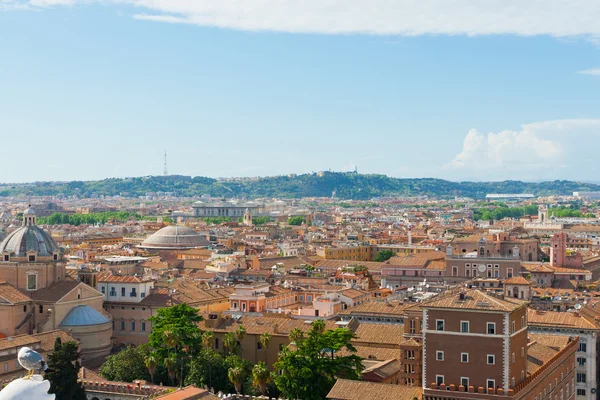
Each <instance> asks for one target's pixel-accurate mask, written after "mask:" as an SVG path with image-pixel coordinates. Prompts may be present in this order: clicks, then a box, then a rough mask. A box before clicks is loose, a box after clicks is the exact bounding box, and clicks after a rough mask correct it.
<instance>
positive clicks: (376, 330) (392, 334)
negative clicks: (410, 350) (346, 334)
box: [353, 322, 405, 346]
mask: <svg viewBox="0 0 600 400" xmlns="http://www.w3.org/2000/svg"><path fill="white" fill-rule="evenodd" d="M354 333H355V335H356V338H355V339H354V340H353V342H356V343H369V344H385V345H398V346H399V345H400V343H402V342H404V340H405V339H404V336H403V335H404V325H402V324H393V325H392V324H370V323H366V322H361V323H360V325H358V328H357V329H356V331H355V332H354Z"/></svg>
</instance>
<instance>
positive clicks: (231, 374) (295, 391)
mask: <svg viewBox="0 0 600 400" xmlns="http://www.w3.org/2000/svg"><path fill="white" fill-rule="evenodd" d="M201 319H202V318H201V317H200V316H199V315H198V310H196V309H194V308H192V307H189V306H188V305H186V304H179V305H176V306H173V307H170V308H163V309H159V310H158V312H157V315H156V316H154V317H152V318H151V321H152V332H151V334H150V340H149V343H148V344H147V345H142V346H137V347H129V348H127V349H125V350H123V351H121V352H120V353H118V354H116V355H113V356H110V357H108V359H107V361H106V363H105V364H104V365H103V366H102V367H101V369H100V373H101V374H102V376H104V377H105V378H106V379H110V380H115V381H122V382H131V381H133V380H135V379H146V380H150V381H151V382H154V383H157V384H159V383H160V384H164V385H172V386H178V385H179V386H183V385H195V386H197V387H210V388H213V389H214V390H215V391H222V392H225V393H231V392H233V391H236V392H237V393H240V394H242V393H243V394H261V395H267V394H268V395H270V396H273V397H274V396H283V397H286V398H290V399H306V400H313V399H314V400H316V399H324V398H325V396H326V395H327V393H328V392H329V390H330V389H331V387H333V384H334V383H335V381H336V379H337V378H340V377H343V378H346V379H360V376H361V370H362V365H361V359H360V357H358V356H356V355H355V354H354V353H355V352H356V349H355V348H354V347H353V346H352V344H351V340H352V338H353V337H354V334H353V332H352V331H350V330H349V329H346V328H338V329H335V330H325V323H324V322H323V321H322V320H317V321H315V322H314V323H313V325H312V326H311V328H310V330H309V331H308V333H307V334H306V335H304V332H302V331H301V330H299V329H294V330H292V331H291V332H290V335H289V337H290V340H291V342H292V343H293V347H292V346H290V347H288V348H285V349H283V351H281V352H280V354H279V358H278V360H277V362H276V363H275V364H274V366H273V369H274V371H269V369H268V367H267V364H266V361H267V360H265V362H263V361H260V362H258V363H257V364H256V365H254V366H252V365H251V364H250V363H249V362H248V361H246V360H244V359H243V358H242V357H241V356H242V348H241V343H242V342H243V339H244V337H245V336H246V329H245V328H244V327H243V326H242V325H240V326H238V328H237V329H236V330H235V331H232V332H228V333H226V334H225V335H224V337H223V347H224V349H223V352H218V351H215V350H214V349H213V344H214V342H215V336H214V334H213V333H212V332H210V331H205V332H202V331H201V330H200V329H199V328H198V322H200V321H201ZM272 339H273V338H272V335H271V334H269V333H263V334H262V335H261V336H260V338H259V341H260V343H261V345H262V347H263V348H265V349H268V348H269V346H270V344H271V341H272Z"/></svg>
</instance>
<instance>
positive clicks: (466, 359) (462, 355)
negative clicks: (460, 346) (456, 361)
mask: <svg viewBox="0 0 600 400" xmlns="http://www.w3.org/2000/svg"><path fill="white" fill-rule="evenodd" d="M460 362H463V363H468V362H469V353H460Z"/></svg>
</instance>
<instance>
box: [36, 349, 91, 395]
mask: <svg viewBox="0 0 600 400" xmlns="http://www.w3.org/2000/svg"><path fill="white" fill-rule="evenodd" d="M78 347H79V345H78V344H77V342H73V341H70V342H65V343H63V342H62V340H61V339H60V338H56V341H55V342H54V351H53V352H52V353H51V354H49V355H48V372H46V376H45V377H46V379H48V380H49V381H50V393H54V394H55V395H56V400H86V395H85V390H84V389H83V386H81V384H79V382H77V374H78V373H79V369H80V368H81V364H80V363H79V358H80V356H81V355H80V354H79V349H78Z"/></svg>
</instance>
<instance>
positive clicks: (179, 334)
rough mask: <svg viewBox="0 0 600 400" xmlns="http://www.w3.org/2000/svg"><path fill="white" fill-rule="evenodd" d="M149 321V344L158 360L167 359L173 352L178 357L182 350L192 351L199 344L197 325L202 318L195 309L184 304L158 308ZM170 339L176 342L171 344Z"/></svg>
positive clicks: (199, 332)
mask: <svg viewBox="0 0 600 400" xmlns="http://www.w3.org/2000/svg"><path fill="white" fill-rule="evenodd" d="M149 320H150V322H152V332H151V333H150V340H149V343H150V347H151V348H152V349H154V352H155V353H156V354H157V357H158V359H159V360H163V359H165V358H167V357H168V356H169V355H170V354H171V353H173V352H175V353H177V354H178V357H179V356H180V355H181V354H180V353H182V352H183V349H184V348H186V347H187V348H188V349H194V348H198V347H199V345H200V344H201V339H202V336H201V331H200V328H198V323H199V322H200V321H202V316H201V315H199V314H198V310H197V309H195V308H193V307H190V306H188V305H187V304H185V303H181V304H177V305H176V306H172V307H165V308H159V309H158V311H157V312H156V315H155V316H154V317H151V318H149ZM170 337H176V338H177V340H176V342H171V340H170Z"/></svg>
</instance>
